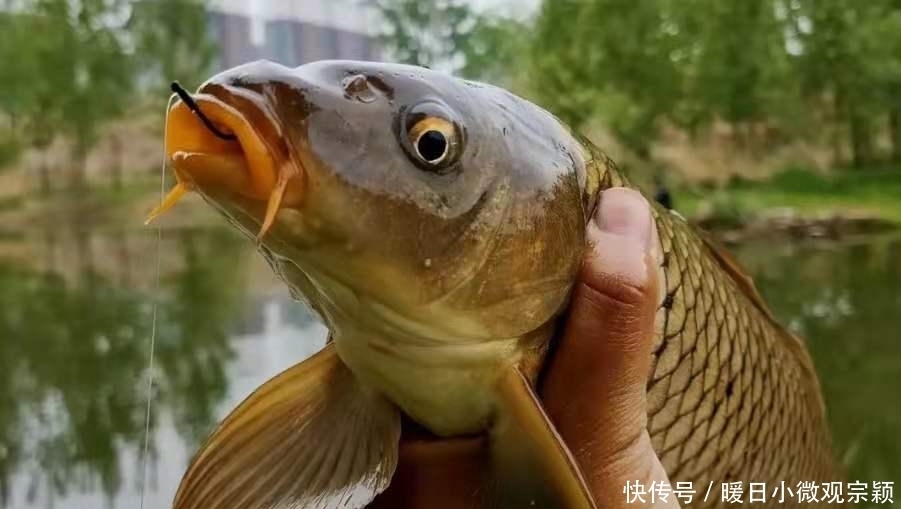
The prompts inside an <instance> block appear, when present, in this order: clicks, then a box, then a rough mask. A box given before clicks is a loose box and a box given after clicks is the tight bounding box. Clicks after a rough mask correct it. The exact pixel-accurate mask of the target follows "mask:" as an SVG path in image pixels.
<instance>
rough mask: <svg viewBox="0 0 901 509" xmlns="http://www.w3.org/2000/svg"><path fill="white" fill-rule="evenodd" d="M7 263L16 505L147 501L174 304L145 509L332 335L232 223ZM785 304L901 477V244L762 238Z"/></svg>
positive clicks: (760, 279) (122, 235) (884, 473)
mask: <svg viewBox="0 0 901 509" xmlns="http://www.w3.org/2000/svg"><path fill="white" fill-rule="evenodd" d="M5 238H6V239H9V240H8V241H7V240H2V241H0V256H2V253H7V252H23V251H22V250H21V249H19V251H17V250H16V249H15V248H13V247H10V246H9V245H6V244H3V243H4V242H6V243H7V244H8V243H21V242H22V239H23V238H25V239H28V244H29V245H30V248H29V249H25V250H24V253H25V255H24V256H19V257H18V258H17V259H16V261H12V260H7V261H5V262H3V261H0V502H2V503H0V506H2V507H4V508H11V509H36V508H47V507H65V508H71V509H96V508H99V507H110V508H112V509H115V508H127V509H131V508H134V507H137V506H138V501H139V497H138V489H137V487H138V482H139V479H140V462H139V458H140V455H139V453H140V449H141V447H142V443H143V439H144V425H145V423H144V417H145V414H144V410H145V405H146V401H147V394H146V385H145V379H144V376H145V375H146V369H147V367H148V360H149V359H148V348H147V346H148V338H149V335H150V332H151V326H152V323H151V314H152V310H153V304H154V303H155V302H156V303H158V305H159V308H158V313H159V315H158V328H157V335H156V355H155V370H154V379H155V382H156V383H155V391H154V393H153V408H154V412H153V419H152V420H151V422H150V428H151V434H150V437H151V443H150V451H151V462H150V464H149V469H148V471H149V476H148V482H149V484H148V491H147V498H146V500H145V507H148V508H166V507H169V503H170V502H171V498H172V495H173V493H174V490H175V489H176V487H177V484H178V481H179V478H180V476H181V474H182V472H183V470H184V468H185V466H186V464H187V461H188V454H189V451H192V450H193V448H194V447H195V446H196V445H197V443H198V442H199V441H200V440H201V439H202V438H203V437H204V436H205V435H206V433H207V432H208V431H209V430H210V429H211V427H212V426H213V425H214V424H215V423H216V421H217V420H218V419H219V418H221V417H222V416H223V415H224V414H225V413H227V412H228V411H229V410H230V409H231V408H232V407H233V406H234V405H235V404H237V403H238V402H239V401H240V400H241V399H243V398H244V397H245V396H246V395H247V394H249V393H250V392H251V391H252V390H253V389H254V388H256V387H257V386H258V385H259V384H260V383H262V382H263V381H265V380H266V379H268V378H269V377H270V376H272V375H273V374H275V373H277V372H278V371H281V370H282V369H284V368H286V367H288V366H290V365H291V364H293V363H295V362H297V361H298V360H300V359H303V358H305V357H307V356H308V355H310V354H312V353H313V352H314V351H315V350H316V349H317V348H319V347H320V346H321V344H322V341H323V340H324V337H325V331H324V329H323V328H322V327H321V325H319V324H318V323H316V322H315V321H313V320H312V319H311V317H310V316H309V315H308V314H307V313H306V312H305V310H304V309H303V307H302V306H301V305H299V304H295V303H293V302H291V301H290V300H289V298H288V296H287V293H286V292H285V291H284V289H283V288H281V287H280V285H278V284H277V283H276V282H275V281H274V280H273V279H272V278H271V274H270V273H269V271H268V269H267V268H266V267H265V265H264V264H263V262H262V260H261V259H260V257H259V256H258V255H257V254H256V253H254V252H252V251H251V249H250V248H249V246H248V243H247V242H246V241H245V240H244V239H241V238H238V237H237V235H236V234H234V233H233V232H230V231H203V232H198V231H180V232H173V233H170V234H168V235H167V236H166V237H165V239H164V243H163V249H162V251H163V254H164V257H163V262H162V263H163V272H162V274H163V275H162V282H161V291H160V292H159V293H155V292H154V288H155V287H154V284H153V281H154V276H155V269H156V266H155V260H154V257H153V256H151V255H152V254H153V253H154V252H155V249H156V247H155V244H154V240H155V238H156V237H155V233H148V232H146V231H144V232H139V233H134V232H131V233H126V232H102V233H98V232H90V233H84V232H81V233H80V232H75V233H72V232H70V233H66V234H63V233H60V232H59V231H52V232H44V233H41V234H38V235H36V236H17V235H13V236H8V237H5ZM736 254H737V255H738V257H739V258H740V259H741V260H742V261H743V262H744V263H745V264H746V265H747V266H748V267H749V268H750V269H751V271H752V273H753V274H754V275H755V277H756V280H757V283H758V286H759V287H760V288H761V291H762V292H763V293H764V294H765V296H766V298H767V299H768V300H769V302H770V303H771V304H772V306H773V308H774V311H775V312H776V313H777V314H778V315H779V316H780V317H781V318H783V319H784V320H786V321H787V322H790V323H791V324H792V326H793V327H795V328H797V329H798V330H799V331H801V332H802V334H803V335H804V336H805V337H807V338H809V341H810V342H811V347H812V350H813V354H814V357H815V359H816V362H817V364H818V368H819V370H820V373H821V378H822V381H823V385H824V387H825V391H826V398H827V402H828V404H829V406H830V412H831V415H830V416H831V419H832V421H833V423H834V424H833V425H834V427H835V432H836V440H837V441H838V445H839V447H840V449H841V450H842V451H843V452H844V453H846V456H847V458H848V461H849V464H850V466H851V470H852V476H854V477H855V478H857V479H860V480H863V481H865V482H872V481H873V480H895V481H897V480H901V468H899V458H901V449H899V447H901V446H899V436H901V409H899V408H898V406H897V405H893V404H891V403H890V402H891V401H892V400H893V398H894V399H897V394H894V393H893V389H895V388H897V387H898V384H899V382H901V342H899V341H898V331H899V330H901V313H899V311H901V256H899V255H901V242H899V240H897V239H894V240H893V239H878V240H872V241H868V242H866V243H861V244H855V245H845V246H839V245H828V246H824V245H822V244H820V245H811V246H797V245H784V246H782V247H780V248H779V249H774V246H773V245H772V243H767V244H766V245H763V244H761V245H754V244H751V245H746V246H743V247H741V248H739V249H738V250H737V253H736Z"/></svg>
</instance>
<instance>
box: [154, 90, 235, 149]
mask: <svg viewBox="0 0 901 509" xmlns="http://www.w3.org/2000/svg"><path fill="white" fill-rule="evenodd" d="M169 88H170V89H172V91H173V92H175V93H176V94H178V97H179V99H181V100H182V101H183V102H184V103H185V105H186V106H187V107H188V108H190V110H191V111H193V112H194V114H195V115H197V117H198V118H200V121H201V122H203V125H205V126H206V128H207V129H209V130H210V131H211V132H212V133H213V134H215V135H216V136H218V137H220V138H222V139H223V140H237V139H238V138H237V137H236V136H235V135H234V134H228V133H224V132H222V131H220V130H219V129H217V128H216V126H215V125H213V123H212V122H211V121H210V119H208V118H207V117H206V115H204V114H203V112H202V111H200V107H198V106H197V103H196V102H195V101H194V98H193V97H191V94H189V93H188V91H187V90H185V89H184V88H182V87H181V85H179V84H178V82H177V81H173V82H172V84H171V85H169ZM169 106H170V107H171V106H172V103H171V101H170V103H169Z"/></svg>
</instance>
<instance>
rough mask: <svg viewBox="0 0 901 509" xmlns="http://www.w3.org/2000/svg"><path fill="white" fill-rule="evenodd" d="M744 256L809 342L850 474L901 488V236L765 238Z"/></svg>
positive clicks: (760, 283) (766, 292) (775, 306)
mask: <svg viewBox="0 0 901 509" xmlns="http://www.w3.org/2000/svg"><path fill="white" fill-rule="evenodd" d="M738 255H739V257H740V258H741V259H742V260H743V261H744V262H745V263H746V264H747V265H749V266H750V269H751V270H752V272H753V273H754V274H755V277H756V281H757V284H758V286H759V288H760V289H761V292H762V293H763V294H764V297H765V298H766V299H767V300H768V301H769V302H770V303H771V305H772V306H773V309H774V312H776V313H777V314H778V315H779V317H780V318H781V319H783V320H785V321H786V323H790V324H791V325H792V327H793V328H794V329H795V330H797V331H798V332H800V333H801V335H803V336H804V337H805V338H807V339H808V341H809V342H810V344H811V345H810V347H811V350H812V354H813V357H814V362H816V365H817V369H818V370H819V373H820V381H821V383H822V385H823V390H824V393H825V397H826V403H827V405H828V406H829V418H830V421H831V422H832V426H833V430H834V434H835V440H836V442H837V445H838V447H839V450H840V451H841V452H842V453H843V456H844V458H845V460H846V461H847V464H848V468H849V471H850V475H851V476H852V477H855V478H856V479H859V480H861V481H863V482H867V483H872V482H873V481H894V482H895V483H896V484H897V483H898V482H899V481H901V406H899V405H898V401H899V397H898V392H897V390H898V387H899V386H901V334H899V333H901V239H898V238H891V237H889V238H882V239H877V240H870V241H867V242H862V243H854V244H850V245H826V246H824V245H809V246H791V245H786V246H782V247H781V248H778V249H775V250H774V249H773V245H772V244H768V245H762V244H761V245H751V246H745V247H743V248H742V249H740V250H739V252H738ZM871 485H872V484H871ZM862 506H863V504H862ZM874 507H875V506H874Z"/></svg>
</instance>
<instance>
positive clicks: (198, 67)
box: [126, 0, 216, 94]
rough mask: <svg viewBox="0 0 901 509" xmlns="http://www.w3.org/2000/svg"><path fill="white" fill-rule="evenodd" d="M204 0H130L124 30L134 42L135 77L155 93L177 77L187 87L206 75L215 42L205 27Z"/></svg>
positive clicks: (167, 87) (205, 4)
mask: <svg viewBox="0 0 901 509" xmlns="http://www.w3.org/2000/svg"><path fill="white" fill-rule="evenodd" d="M206 7H207V0H133V3H132V6H131V16H130V17H129V20H128V23H127V24H126V29H127V30H128V31H129V32H130V33H131V34H132V38H133V39H134V44H135V51H134V54H135V59H136V61H137V66H138V68H139V69H140V72H139V73H138V74H137V75H136V76H135V77H136V79H138V80H139V82H140V83H141V85H143V86H147V87H148V88H149V89H150V90H151V92H153V93H154V94H155V93H157V92H162V91H165V92H166V93H167V92H168V89H169V83H171V82H172V81H173V80H176V79H177V80H179V81H181V82H182V83H183V84H185V85H186V86H188V87H189V88H192V86H191V85H190V84H197V85H199V84H200V81H201V80H203V79H204V78H206V77H207V76H208V74H209V73H210V71H211V69H210V67H211V64H212V62H213V57H214V56H215V50H216V45H215V42H214V41H213V39H212V36H211V34H210V32H209V30H207V28H206V27H207V10H206Z"/></svg>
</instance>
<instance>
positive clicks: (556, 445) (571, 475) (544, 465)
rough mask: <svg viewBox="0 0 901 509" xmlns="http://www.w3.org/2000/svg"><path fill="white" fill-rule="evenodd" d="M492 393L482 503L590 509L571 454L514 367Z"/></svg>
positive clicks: (592, 507)
mask: <svg viewBox="0 0 901 509" xmlns="http://www.w3.org/2000/svg"><path fill="white" fill-rule="evenodd" d="M498 395H499V400H500V407H501V408H500V410H499V413H498V418H497V422H496V423H495V426H494V429H493V430H492V441H491V442H492V451H491V453H492V468H493V472H492V475H493V478H494V479H493V480H494V485H493V486H492V487H491V488H490V489H489V490H488V491H487V496H488V497H489V499H490V500H489V502H488V506H489V507H498V508H507V507H511V508H519V507H523V508H528V507H540V508H544V509H596V508H597V505H596V503H595V501H594V497H593V496H592V494H591V491H590V490H589V488H588V484H587V483H586V482H585V479H584V477H583V476H582V472H581V470H580V469H579V467H578V465H577V464H576V460H575V458H574V457H573V456H572V453H571V452H570V451H569V448H568V447H567V446H566V444H565V443H564V442H563V440H562V439H561V438H560V435H559V434H558V433H557V430H556V429H555V428H554V425H553V423H551V421H550V420H549V419H548V417H547V415H546V414H545V413H544V410H543V409H542V407H541V403H540V402H539V400H538V397H537V396H536V395H535V392H534V391H533V390H532V386H531V385H530V384H529V382H528V381H527V379H526V377H525V376H524V375H523V374H522V372H521V371H520V370H519V369H517V368H515V367H513V366H511V367H509V368H508V369H507V370H505V372H504V373H503V374H502V375H501V378H500V380H499V383H498Z"/></svg>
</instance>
